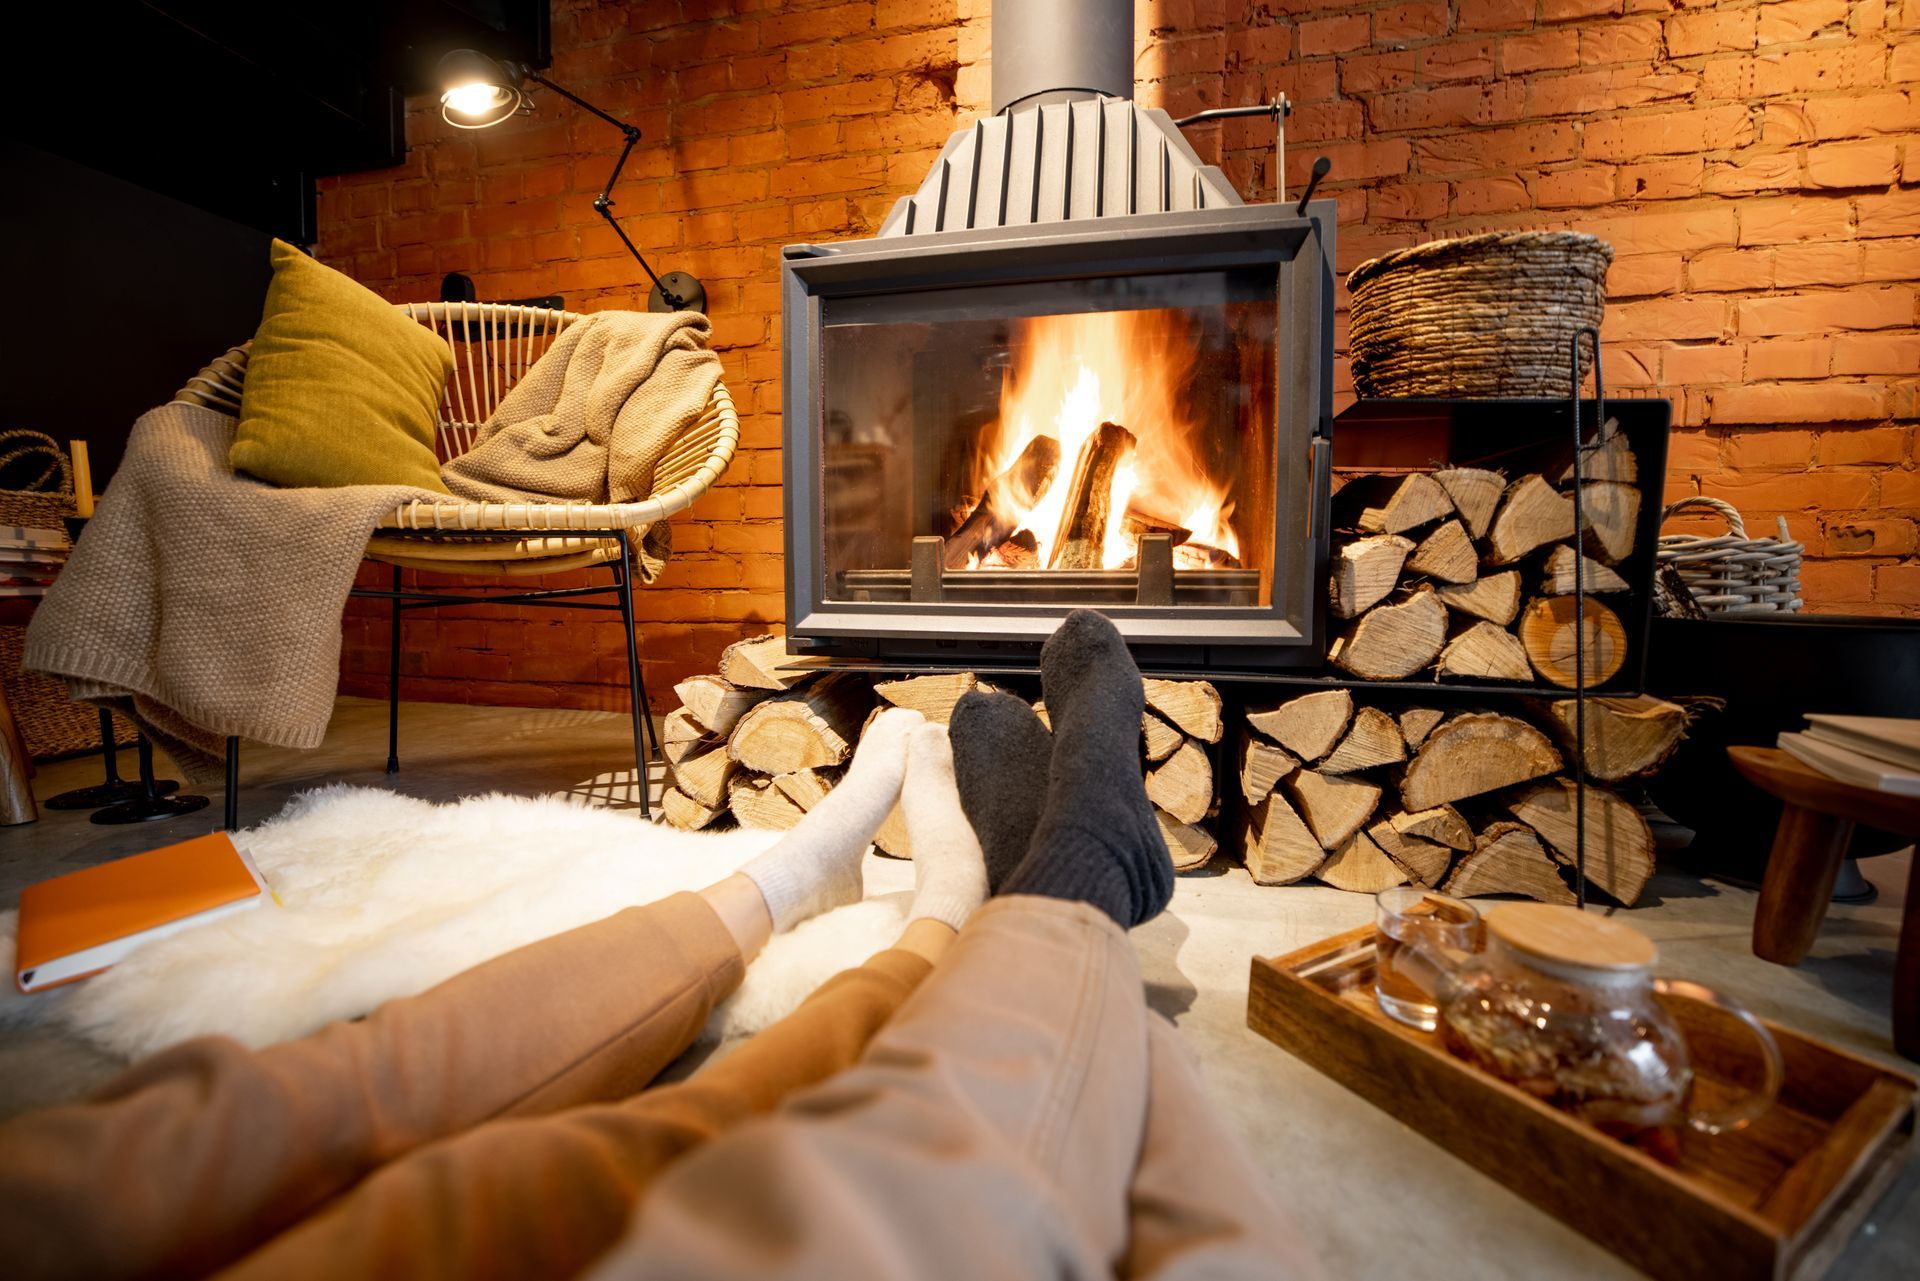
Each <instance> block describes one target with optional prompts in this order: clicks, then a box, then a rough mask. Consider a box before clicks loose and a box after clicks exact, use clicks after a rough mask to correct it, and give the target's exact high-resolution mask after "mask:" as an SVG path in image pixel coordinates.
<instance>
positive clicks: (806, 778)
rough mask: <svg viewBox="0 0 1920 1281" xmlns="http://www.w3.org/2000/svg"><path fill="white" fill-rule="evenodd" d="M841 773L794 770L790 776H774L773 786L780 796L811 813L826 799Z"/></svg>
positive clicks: (835, 771)
mask: <svg viewBox="0 0 1920 1281" xmlns="http://www.w3.org/2000/svg"><path fill="white" fill-rule="evenodd" d="M840 774H841V771H839V770H824V769H802V770H794V771H793V772H792V773H790V774H776V775H774V778H773V785H774V786H775V787H777V788H779V789H780V794H781V795H783V796H785V797H786V798H787V799H788V800H790V801H792V802H793V803H794V804H795V805H798V806H799V807H800V808H801V809H803V810H808V811H811V810H812V809H813V807H814V806H816V805H818V804H819V803H820V802H821V801H824V800H825V799H827V793H828V792H831V791H832V790H833V787H834V784H836V783H838V782H839V781H840Z"/></svg>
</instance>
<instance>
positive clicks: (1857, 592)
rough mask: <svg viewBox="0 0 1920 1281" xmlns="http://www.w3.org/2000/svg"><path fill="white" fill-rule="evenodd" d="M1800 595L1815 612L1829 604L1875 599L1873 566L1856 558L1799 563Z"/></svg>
mask: <svg viewBox="0 0 1920 1281" xmlns="http://www.w3.org/2000/svg"><path fill="white" fill-rule="evenodd" d="M1800 596H1801V599H1802V600H1803V601H1805V602H1806V605H1805V607H1806V609H1808V610H1809V611H1810V612H1814V613H1818V612H1819V611H1820V610H1821V609H1822V608H1823V607H1825V606H1830V605H1854V604H1864V603H1865V602H1867V601H1869V600H1871V599H1873V567H1872V566H1870V565H1867V564H1863V563H1860V562H1853V561H1830V560H1808V561H1806V562H1804V563H1803V564H1802V565H1801V566H1800Z"/></svg>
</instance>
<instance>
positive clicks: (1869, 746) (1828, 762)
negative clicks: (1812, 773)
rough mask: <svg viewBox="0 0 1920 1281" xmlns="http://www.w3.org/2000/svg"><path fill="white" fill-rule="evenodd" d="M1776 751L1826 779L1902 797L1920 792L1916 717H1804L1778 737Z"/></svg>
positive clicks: (1919, 737) (1919, 726)
mask: <svg viewBox="0 0 1920 1281" xmlns="http://www.w3.org/2000/svg"><path fill="white" fill-rule="evenodd" d="M1779 743H1780V750H1781V751H1783V752H1786V753H1787V754H1788V755H1789V756H1792V757H1794V758H1795V759H1796V760H1798V761H1800V762H1801V763H1802V764H1805V765H1808V766H1811V767H1812V768H1814V769H1816V770H1819V771H1820V772H1821V773H1822V774H1825V775H1826V776H1827V777H1829V778H1835V779H1839V780H1840V781H1841V782H1842V783H1852V784H1853V785H1854V786H1855V787H1870V788H1873V789H1874V790H1875V791H1879V792H1894V793H1896V794H1898V795H1901V796H1920V720H1903V719H1901V718H1899V717H1894V716H1828V715H1825V714H1819V715H1813V716H1809V717H1807V727H1806V729H1804V730H1801V731H1799V732H1798V733H1795V732H1793V731H1791V730H1789V731H1786V732H1784V733H1782V734H1781V735H1780V739H1779Z"/></svg>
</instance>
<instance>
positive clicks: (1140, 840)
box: [1001, 609, 1173, 929]
mask: <svg viewBox="0 0 1920 1281" xmlns="http://www.w3.org/2000/svg"><path fill="white" fill-rule="evenodd" d="M1040 681H1041V688H1042V690H1043V692H1044V693H1045V695H1046V700H1047V715H1048V718H1049V719H1050V720H1051V721H1052V722H1053V768H1052V770H1051V772H1050V775H1049V778H1048V782H1047V803H1046V808H1045V810H1044V811H1043V812H1042V813H1041V815H1040V825H1039V827H1038V828H1037V829H1036V830H1035V832H1034V834H1033V841H1032V844H1031V845H1029V846H1028V848H1027V856H1026V857H1025V858H1024V859H1022V860H1021V861H1020V865H1019V866H1018V867H1016V868H1015V869H1014V870H1013V874H1012V875H1010V876H1009V877H1008V878H1007V881H1006V884H1005V885H1003V886H1002V887H1001V893H1004V894H1039V895H1044V896H1046V897H1049V898H1065V899H1077V900H1079V901H1081V902H1084V903H1091V904H1092V905H1093V906H1095V907H1097V908H1099V909H1100V910H1101V911H1103V912H1105V913H1106V914H1107V915H1108V916H1111V917H1112V918H1113V919H1114V920H1115V921H1117V922H1118V923H1119V924H1120V926H1121V928H1122V929H1127V928H1131V927H1132V926H1135V925H1138V924H1140V923H1141V922H1143V921H1147V920H1150V919H1152V918H1153V917H1154V916H1157V915H1158V914H1159V912H1160V909H1162V908H1164V907H1165V906H1166V905H1167V900H1168V899H1170V898H1172V897H1173V860H1172V859H1171V858H1170V857H1169V856H1168V854H1167V843H1166V839H1165V838H1164V837H1162V836H1161V834H1160V825H1159V823H1157V822H1156V821H1155V820H1154V817H1153V806H1152V805H1151V804H1150V803H1149V802H1148V801H1147V792H1146V784H1145V779H1144V776H1143V773H1142V769H1141V764H1140V714H1141V712H1142V710H1144V704H1145V691H1144V689H1143V688H1142V686H1141V684H1140V670H1139V669H1138V668H1137V667H1135V666H1134V665H1133V658H1132V656H1131V655H1129V654H1128V653H1127V647H1126V643H1125V642H1124V641H1122V640H1121V639H1120V633H1119V632H1117V631H1115V630H1114V626H1113V624H1112V623H1110V622H1108V621H1107V620H1106V619H1104V618H1102V617H1101V616H1100V615H1098V614H1096V613H1094V612H1092V611H1091V610H1085V609H1079V610H1075V611H1074V612H1073V613H1071V614H1069V615H1067V618H1066V621H1065V622H1063V623H1061V624H1060V627H1059V629H1058V630H1057V631H1055V632H1054V634H1053V635H1052V636H1050V637H1048V638H1047V643H1046V645H1045V646H1044V647H1043V648H1042V649H1041V651H1040Z"/></svg>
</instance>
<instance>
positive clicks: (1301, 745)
mask: <svg viewBox="0 0 1920 1281" xmlns="http://www.w3.org/2000/svg"><path fill="white" fill-rule="evenodd" d="M1352 717H1353V695H1352V694H1350V693H1348V692H1347V691H1346V690H1344V689H1328V690H1321V691H1320V692H1319V693H1316V694H1302V695H1300V697H1298V698H1291V699H1288V700H1287V701H1286V702H1284V703H1282V704H1280V705H1279V706H1278V707H1275V708H1273V709H1272V710H1271V711H1265V712H1248V713H1247V724H1249V725H1251V726H1253V727H1254V728H1255V729H1257V730H1259V731H1260V732H1261V733H1262V734H1265V735H1266V736H1267V737H1268V738H1270V739H1272V740H1273V741H1274V742H1276V743H1278V744H1280V746H1282V747H1284V748H1286V749H1287V750H1288V751H1289V752H1292V753H1293V754H1294V755H1295V756H1297V757H1299V758H1300V759H1301V760H1303V761H1317V760H1319V759H1320V758H1321V757H1322V756H1325V755H1326V754H1327V753H1328V752H1330V751H1332V750H1333V745H1334V744H1335V743H1337V742H1339V741H1340V735H1341V734H1343V733H1345V732H1346V728H1347V722H1348V721H1349V720H1351V719H1352Z"/></svg>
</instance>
